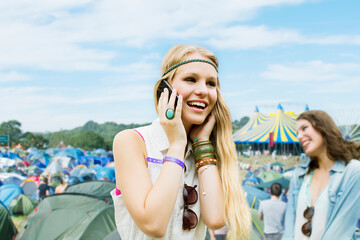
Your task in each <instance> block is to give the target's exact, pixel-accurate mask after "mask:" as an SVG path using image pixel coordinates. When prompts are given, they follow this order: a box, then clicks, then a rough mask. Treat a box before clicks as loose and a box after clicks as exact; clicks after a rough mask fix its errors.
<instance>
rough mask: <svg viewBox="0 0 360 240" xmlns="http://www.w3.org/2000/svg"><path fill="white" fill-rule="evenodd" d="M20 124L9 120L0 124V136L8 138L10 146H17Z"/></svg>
mask: <svg viewBox="0 0 360 240" xmlns="http://www.w3.org/2000/svg"><path fill="white" fill-rule="evenodd" d="M20 127H21V123H20V122H18V121H16V120H10V121H8V122H3V123H1V124H0V135H7V136H9V137H10V145H13V144H18V143H19V142H20V137H21V129H20Z"/></svg>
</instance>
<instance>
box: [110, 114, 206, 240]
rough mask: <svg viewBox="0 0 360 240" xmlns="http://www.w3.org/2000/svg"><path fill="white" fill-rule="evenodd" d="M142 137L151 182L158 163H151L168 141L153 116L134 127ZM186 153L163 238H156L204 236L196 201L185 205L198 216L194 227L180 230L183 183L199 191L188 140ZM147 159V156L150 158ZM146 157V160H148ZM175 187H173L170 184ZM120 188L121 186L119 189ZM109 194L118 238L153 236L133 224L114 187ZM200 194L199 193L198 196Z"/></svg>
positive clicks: (131, 239) (130, 239) (164, 150)
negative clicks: (112, 204)
mask: <svg viewBox="0 0 360 240" xmlns="http://www.w3.org/2000/svg"><path fill="white" fill-rule="evenodd" d="M136 130H137V131H138V132H139V133H140V134H141V135H142V137H143V139H144V141H145V145H146V150H147V156H148V170H149V174H150V176H151V181H152V183H153V184H155V182H156V179H157V178H158V176H159V174H160V172H161V169H162V166H163V165H162V164H159V163H155V162H156V160H155V161H152V160H154V159H158V160H160V162H162V159H163V158H164V157H165V156H166V153H167V151H168V148H169V142H168V139H167V136H166V134H165V131H164V130H163V128H162V126H161V125H160V121H159V119H156V120H155V121H154V122H153V123H152V124H151V125H149V126H145V127H140V128H137V129H136ZM187 149H188V150H187V152H186V155H185V165H186V172H185V173H183V176H182V180H181V181H180V186H179V192H178V196H177V199H176V202H175V206H174V210H173V212H172V215H171V217H170V221H169V224H168V227H167V230H166V234H165V236H164V237H163V238H156V239H168V240H169V239H189V240H190V239H201V240H202V239H204V238H205V235H206V226H205V224H204V222H203V221H202V218H201V216H200V200H199V199H198V201H197V202H196V203H195V204H192V205H189V208H191V210H193V211H194V212H195V213H196V215H197V216H198V220H199V221H198V225H197V227H196V228H194V229H191V230H188V231H184V230H183V229H182V217H183V210H184V199H183V189H184V183H186V184H187V185H189V186H192V187H193V186H194V185H197V186H198V187H196V191H197V192H198V194H199V181H198V176H197V173H196V171H195V163H194V158H193V155H192V146H191V144H190V143H189V144H188V146H187ZM150 158H151V159H150ZM149 159H150V160H149ZM174 187H176V186H174ZM120 190H121V189H120ZM111 196H112V198H113V201H114V207H115V222H116V227H117V230H118V231H119V233H120V236H121V238H122V240H148V239H155V238H150V237H148V236H147V235H145V234H144V233H143V232H142V231H141V230H140V229H139V228H138V226H137V225H136V224H135V222H134V221H133V219H132V218H131V216H130V214H129V212H128V210H127V208H126V206H125V203H124V200H123V198H122V196H121V195H119V196H116V190H115V189H114V190H112V191H111ZM199 197H200V196H199Z"/></svg>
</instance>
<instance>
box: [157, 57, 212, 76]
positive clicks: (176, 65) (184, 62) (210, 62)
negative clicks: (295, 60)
mask: <svg viewBox="0 0 360 240" xmlns="http://www.w3.org/2000/svg"><path fill="white" fill-rule="evenodd" d="M191 62H204V63H208V64H211V65H212V66H213V67H214V68H215V70H216V72H218V69H217V67H216V65H215V63H213V62H212V61H209V60H207V59H201V58H194V59H189V60H185V61H182V62H179V63H177V64H175V65H173V66H171V67H170V68H169V69H168V70H166V71H165V73H164V74H163V75H162V76H165V75H166V74H168V73H169V72H171V71H172V70H174V69H175V68H177V67H179V66H181V65H184V64H186V63H191Z"/></svg>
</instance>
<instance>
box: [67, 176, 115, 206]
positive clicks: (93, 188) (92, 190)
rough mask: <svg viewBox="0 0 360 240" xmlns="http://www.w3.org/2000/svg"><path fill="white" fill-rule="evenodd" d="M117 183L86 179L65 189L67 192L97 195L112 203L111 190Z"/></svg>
mask: <svg viewBox="0 0 360 240" xmlns="http://www.w3.org/2000/svg"><path fill="white" fill-rule="evenodd" d="M115 186H116V185H115V183H113V182H109V181H86V182H80V183H76V184H74V185H70V186H68V187H67V188H66V189H65V192H66V193H84V194H88V195H93V196H96V197H98V198H100V199H103V200H105V201H107V202H110V203H112V202H113V201H112V197H111V195H110V191H112V190H113V189H114V188H115Z"/></svg>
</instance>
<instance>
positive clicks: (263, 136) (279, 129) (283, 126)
mask: <svg viewBox="0 0 360 240" xmlns="http://www.w3.org/2000/svg"><path fill="white" fill-rule="evenodd" d="M260 116H261V118H260ZM264 116H265V115H263V114H261V113H257V112H255V114H254V117H253V119H252V120H251V121H252V123H251V124H253V122H255V121H257V120H256V118H255V117H257V118H258V119H260V120H259V122H260V121H262V122H260V124H257V125H256V126H255V124H253V125H252V127H251V128H250V127H247V126H246V125H245V126H244V127H243V128H241V129H240V130H238V131H237V132H236V133H234V134H233V140H234V142H235V143H269V136H270V133H271V132H272V133H273V140H274V142H275V143H299V141H298V139H297V137H296V117H295V116H296V115H295V114H289V115H288V114H286V113H284V111H283V108H282V106H281V105H280V104H279V106H278V110H277V112H276V113H275V114H273V116H265V117H264ZM249 122H250V121H249Z"/></svg>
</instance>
